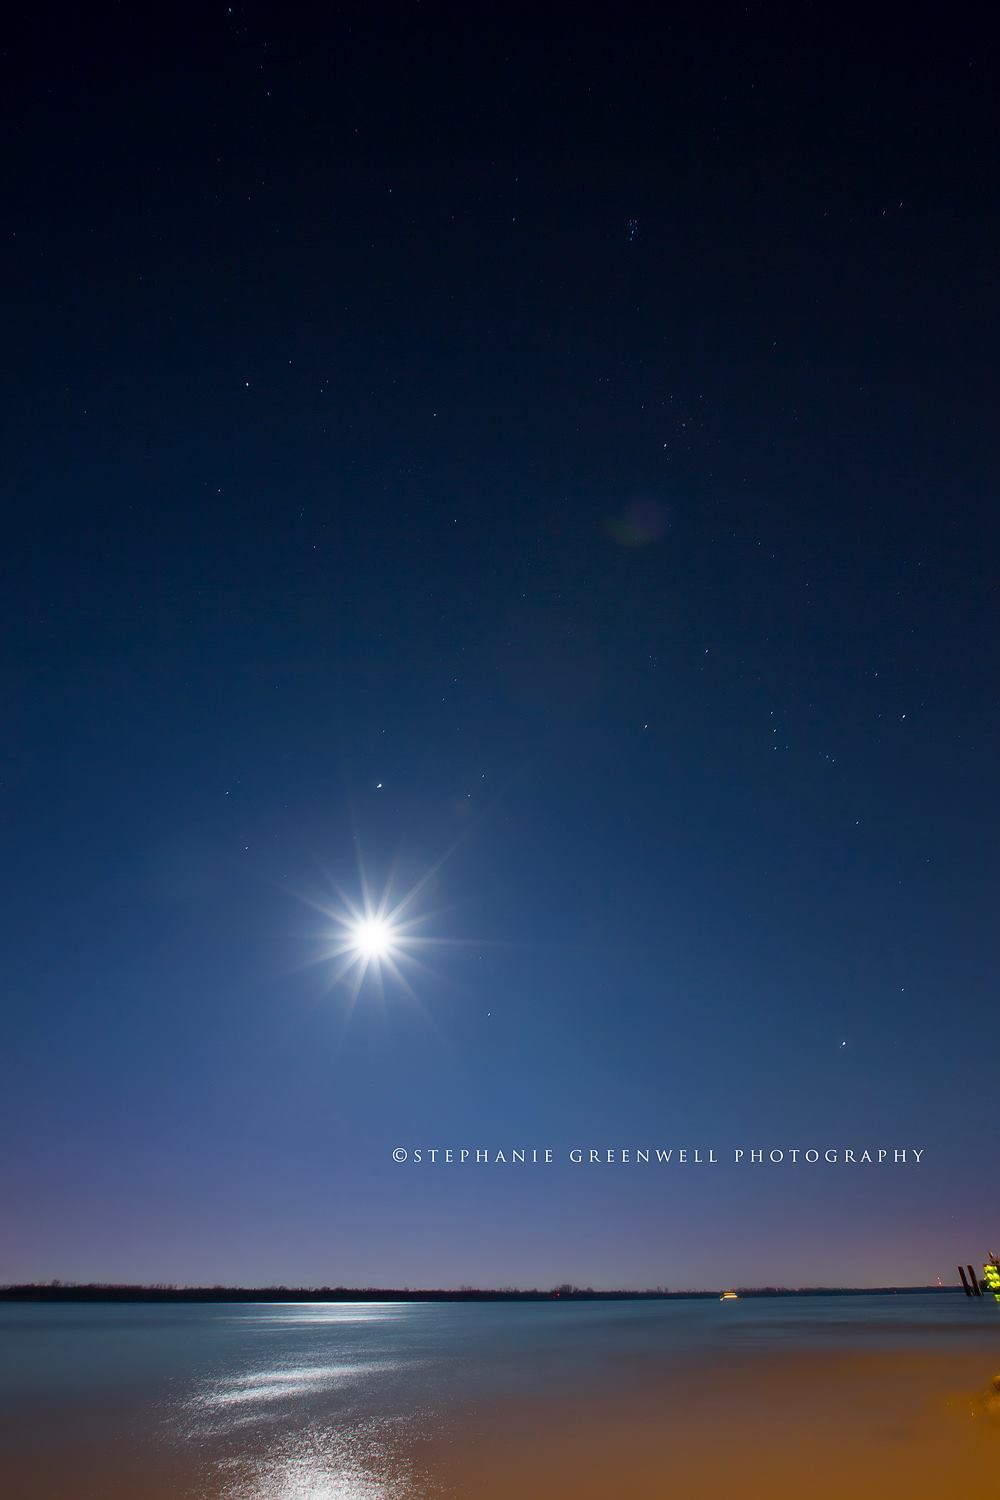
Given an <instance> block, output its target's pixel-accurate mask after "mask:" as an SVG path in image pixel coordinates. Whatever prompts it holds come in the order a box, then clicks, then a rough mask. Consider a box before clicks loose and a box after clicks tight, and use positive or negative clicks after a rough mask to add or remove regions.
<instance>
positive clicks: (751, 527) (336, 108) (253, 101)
mask: <svg viewBox="0 0 1000 1500" xmlns="http://www.w3.org/2000/svg"><path fill="white" fill-rule="evenodd" d="M54 22H55V13H51V14H46V12H45V11H44V9H43V11H42V12H40V13H39V14H38V16H37V17H36V18H35V20H34V21H32V22H29V23H27V25H28V29H27V30H25V31H24V32H22V33H21V34H17V35H11V36H10V37H9V38H8V39H7V43H6V47H5V63H6V73H7V82H6V84H5V92H6V93H7V94H8V97H9V103H10V109H11V124H10V126H9V129H8V152H7V161H6V164H5V169H4V170H5V176H6V179H7V181H6V187H5V190H4V198H5V204H6V212H5V220H6V224H7V228H6V230H5V233H4V253H5V260H6V272H5V277H4V282H5V286H6V288H7V292H8V319H7V338H6V340H5V354H4V359H3V366H2V368H3V377H4V392H3V408H2V409H3V417H4V426H5V435H4V442H3V446H4V454H5V460H6V462H5V466H4V467H5V470H6V474H7V485H6V488H7V491H8V497H9V499H8V505H7V507H6V521H5V533H6V536H5V543H6V544H5V547H4V552H5V556H6V561H7V564H8V572H7V581H6V585H5V589H4V594H3V609H4V614H5V627H4V633H3V641H4V645H3V653H4V656H3V660H4V678H3V681H4V705H5V709H6V715H5V717H6V720H7V733H6V735H5V750H4V764H3V772H2V794H3V797H2V817H3V845H4V850H5V859H4V877H5V881H4V883H5V888H6V889H5V896H4V903H3V910H4V918H3V928H4V932H5V937H4V944H3V946H4V953H5V958H4V965H3V972H4V991H5V1000H4V1002H3V1003H4V1033H5V1049H4V1050H5V1053H6V1055H7V1058H8V1061H7V1064H6V1079H5V1086H4V1090H3V1099H2V1103H0V1110H2V1113H3V1115H4V1117H5V1123H4V1134H5V1139H6V1140H7V1141H8V1142H13V1143H14V1149H13V1150H8V1151H6V1152H4V1159H3V1162H2V1165H0V1174H2V1179H3V1184H4V1185H3V1201H4V1203H5V1207H6V1211H5V1213H4V1215H3V1221H4V1223H3V1229H2V1231H0V1278H3V1279H10V1280H13V1279H19V1278H23V1279H32V1278H36V1277H37V1278H48V1277H53V1276H60V1277H63V1278H76V1277H80V1278H83V1279H89V1278H92V1277H93V1278H97V1279H116V1278H122V1279H148V1280H167V1281H228V1282H239V1281H245V1282H252V1281H282V1282H288V1283H293V1282H346V1283H352V1284H367V1283H383V1284H384V1283H394V1284H400V1285H402V1284H410V1285H418V1284H423V1285H427V1284H438V1285H449V1284H451V1285H458V1284H460V1283H465V1282H473V1283H480V1284H486V1283H490V1284H519V1285H535V1284H540V1285H546V1284H551V1283H552V1282H556V1281H563V1280H572V1281H578V1282H580V1283H584V1284H595V1285H598V1284H600V1285H623V1286H629V1285H638V1286H644V1285H655V1284H658V1283H663V1284H668V1285H671V1286H682V1285H692V1284H708V1285H712V1284H715V1283H716V1282H720V1283H721V1282H755V1281H760V1282H788V1283H793V1284H797V1283H800V1282H840V1283H844V1282H888V1281H894V1280H895V1281H899V1282H905V1281H912V1282H925V1281H930V1280H932V1279H933V1278H934V1277H935V1276H937V1275H944V1276H947V1275H949V1274H950V1268H951V1267H952V1266H953V1264H954V1262H955V1261H956V1260H957V1259H959V1258H961V1259H963V1260H967V1259H969V1258H970V1257H973V1258H974V1257H975V1256H977V1255H982V1254H983V1253H984V1252H985V1251H986V1249H987V1248H988V1244H989V1242H990V1240H991V1237H992V1239H993V1240H995V1239H996V1238H997V1234H996V1225H995V1218H992V1217H991V1214H993V1213H994V1205H993V1204H992V1202H991V1199H990V1196H989V1194H988V1192H987V1183H986V1180H985V1178H984V1153H985V1152H986V1151H987V1149H988V1142H989V1141H990V1140H991V1139H992V1132H993V1129H994V1121H993V1119H992V1104H991V1094H992V1089H993V1084H994V1081H995V1059H994V1056H993V1051H992V1048H991V1044H990V1039H989V1038H990V1033H989V1026H988V1019H987V1018H988V1014H989V1007H990V1005H991V1003H992V985H991V982H990V981H991V978H992V975H993V973H994V970H995V959H996V939H995V933H994V930H993V929H994V912H995V907H996V898H997V880H996V866H995V850H996V837H997V831H998V830H997V817H996V811H995V795H994V787H995V766H996V752H997V728H998V716H997V705H996V694H995V667H994V661H995V650H994V647H995V642H996V626H997V600H996V585H995V567H994V557H995V545H996V540H997V521H996V494H997V473H996V442H995V436H994V431H995V414H996V408H997V394H998V393H997V381H996V375H995V351H996V347H997V339H998V333H1000V329H998V304H997V296H996V281H995V245H996V235H997V229H998V224H997V214H996V206H995V182H996V171H997V161H996V152H995V147H994V136H995V122H994V119H993V111H992V108H991V77H990V75H989V72H988V69H987V67H986V65H985V63H984V62H983V59H984V58H985V57H987V56H988V54H989V48H988V45H987V43H988V40H989V39H988V38H984V37H983V36H982V35H981V34H980V32H979V30H978V29H977V27H976V25H975V24H974V23H973V22H972V21H966V20H964V19H963V16H962V13H961V12H958V13H954V14H952V13H949V17H948V24H947V27H946V28H944V23H943V22H942V21H941V18H938V22H937V24H936V25H935V27H934V29H933V30H931V29H930V28H927V29H922V27H921V22H920V20H919V18H918V20H917V21H916V22H912V21H911V22H908V24H907V27H906V29H905V33H901V32H899V31H897V30H895V29H894V28H890V26H889V24H888V21H883V22H882V23H878V22H876V23H875V27H874V29H873V28H872V21H871V17H870V16H869V17H868V18H867V20H866V23H865V27H864V28H863V34H858V32H857V30H856V29H855V28H854V27H853V26H850V25H848V22H847V21H846V20H845V18H844V17H843V16H842V15H841V14H840V13H838V14H837V15H834V14H833V13H829V14H824V13H823V12H822V11H821V10H816V9H814V8H811V7H801V8H798V9H797V10H796V12H795V16H794V19H790V18H789V16H788V15H787V14H786V15H784V16H782V15H779V14H778V12H776V11H772V10H769V9H768V8H758V7H750V8H746V7H740V8H738V9H732V10H729V9H725V8H720V9H719V10H718V11H717V12H713V14H712V15H711V16H705V17H703V18H701V19H699V17H698V16H697V15H694V14H690V13H687V12H685V13H683V14H682V13H680V12H678V13H677V14H675V15H673V16H671V15H670V13H669V12H668V13H667V14H665V15H663V14H661V15H658V16H656V17H655V19H652V18H651V16H650V13H649V12H648V10H647V9H642V10H637V11H636V12H634V13H629V12H628V11H627V10H626V11H622V10H621V9H620V8H618V7H616V8H615V10H614V12H613V13H612V12H610V11H608V12H605V13H603V14H601V15H599V16H595V17H593V18H592V19H590V20H588V19H587V18H586V17H583V16H581V15H580V13H579V12H578V11H577V10H572V11H571V10H568V9H567V10H562V9H561V8H559V7H555V8H552V9H551V10H550V11H548V12H547V13H546V14H545V15H542V16H539V15H538V13H537V11H535V10H528V9H525V10H518V9H516V8H515V9H513V10H509V11H505V12H504V14H503V16H502V17H498V16H497V15H495V14H492V13H490V14H486V13H483V12H481V11H480V10H478V9H477V8H475V7H473V8H472V9H471V10H470V9H468V8H460V7H455V8H451V7H442V6H435V5H426V6H420V7H412V8H409V7H407V8H403V7H399V8H395V7H374V8H373V7H352V6H341V7H335V8H326V7H323V8H316V9H315V10H314V11H310V10H304V11H303V12H302V13H301V14H290V13H286V11H284V10H282V9H279V8H277V7H268V6H262V5H252V6H247V5H243V4H234V5H233V6H232V7H227V6H225V5H219V6H210V7H207V8H206V7H198V8H195V9H192V10H186V9H185V8H184V7H177V8H174V9H173V10H172V11H170V12H169V13H163V14H157V15H156V16H155V17H153V18H150V17H149V16H148V15H140V14H136V13H131V12H128V11H120V10H119V9H118V8H113V7H107V8H105V9H103V10H101V9H99V10H98V12H97V14H96V15H93V14H91V13H89V12H88V14H87V15H86V16H83V15H81V16H80V17H79V18H74V17H67V16H66V15H65V14H64V13H62V12H60V13H59V15H58V25H56V24H55V23H54ZM879 24H881V25H883V26H884V28H885V30H884V33H883V32H881V31H880V30H879ZM359 849H361V850H362V852H363V856H364V861H365V866H366V869H367V871H368V873H369V875H370V877H371V879H372V880H373V882H374V884H375V885H376V886H379V885H380V884H381V882H382V881H384V880H385V879H386V878H387V877H388V872H389V870H390V867H391V866H392V865H393V863H394V862H396V863H397V865H398V876H397V886H396V889H397V890H398V891H400V892H402V891H403V890H405V889H407V888H408V887H409V886H412V885H413V884H415V883H417V882H419V881H421V880H423V878H424V876H425V875H426V874H427V872H428V871H429V870H431V869H432V867H433V868H434V869H435V873H434V875H433V877H432V878H431V879H430V880H428V881H427V883H426V885H425V886H424V887H423V888H422V891H421V894H420V896H419V898H418V899H417V901H416V902H415V905H414V912H415V914H417V915H419V916H421V917H422V918H423V925H422V928H421V931H422V932H423V934H424V935H425V936H426V937H427V938H428V939H434V940H439V941H435V942H434V943H431V944H430V945H429V946H428V947H427V948H426V949H425V950H422V960H423V963H424V965H425V968H424V969H423V970H422V971H420V972H412V973H410V976H409V977H410V983H411V985H412V989H413V992H414V993H412V994H410V993H408V992H407V990H406V989H404V988H402V987H400V986H399V985H397V984H395V983H394V982H392V981H391V980H390V981H388V982H387V983H386V984H385V985H384V987H383V988H382V990H381V991H380V990H379V988H378V987H377V986H376V985H375V984H373V983H371V982H367V983H366V984H365V985H364V986H363V987H362V990H361V991H360V994H359V995H358V997H357V1003H356V1004H354V1006H353V1008H352V1007H351V1004H350V996H349V993H348V991H347V990H346V989H345V987H344V986H342V985H341V986H335V985H333V984H332V983H331V981H332V979H333V978H334V976H335V973H336V966H335V965H333V964H330V963H319V964H316V963H314V962H312V961H313V960H315V958H316V956H317V952H318V950H319V947H320V946H321V943H322V939H323V935H324V927H325V924H324V922H323V920H322V919H321V918H320V916H319V915H318V913H317V912H316V910H315V908H314V907H312V906H310V905H309V904H308V901H307V900H306V899H304V898H308V897H317V896H318V897H319V898H320V899H327V900H329V901H331V902H332V901H333V900H334V895H333V892H334V887H335V886H339V887H340V888H342V889H343V890H345V891H346V892H347V894H348V895H349V896H351V897H354V898H356V897H357V895H358V855H359ZM445 856H446V857H445ZM844 1043H846V1045H843V1044H844ZM397 1145H404V1146H407V1147H410V1148H413V1147H420V1146H434V1145H439V1146H446V1145H454V1146H462V1145H468V1146H473V1147H475V1146H487V1147H490V1148H493V1149H496V1148H498V1147H512V1146H523V1145H527V1146H529V1147H530V1146H540V1147H542V1146H546V1145H550V1146H552V1147H554V1148H556V1150H557V1151H558V1152H559V1153H562V1152H564V1151H565V1150H567V1149H568V1148H569V1147H572V1146H576V1145H581V1146H584V1147H588V1146H591V1145H594V1146H602V1147H603V1146H618V1147H635V1146H645V1145H653V1146H655V1145H667V1146H671V1145H672V1146H675V1147H679V1146H683V1145H689V1146H691V1147H693V1146H696V1145H701V1146H703V1147H708V1146H715V1147H716V1149H717V1150H718V1151H719V1152H720V1154H727V1153H728V1152H729V1151H730V1149H731V1148H732V1147H736V1146H743V1147H746V1148H747V1149H749V1148H752V1147H766V1148H770V1147H779V1148H780V1147H799V1148H802V1149H806V1148H808V1147H811V1146H818V1147H820V1148H823V1147H827V1146H834V1147H854V1148H856V1149H862V1148H863V1147H864V1146H869V1147H877V1146H888V1147H896V1146H907V1147H911V1148H912V1147H914V1146H916V1147H918V1148H923V1149H924V1152H925V1155H924V1159H923V1162H922V1163H921V1164H920V1166H919V1167H912V1166H910V1165H907V1166H906V1167H905V1168H903V1167H899V1168H892V1169H889V1168H882V1169H865V1168H860V1167H858V1168H852V1169H847V1168H840V1167H838V1168H834V1167H821V1166H814V1167H810V1168H805V1167H804V1166H799V1167H797V1168H794V1169H793V1168H790V1167H788V1166H783V1167H781V1168H780V1169H779V1168H771V1167H755V1168H753V1169H750V1168H747V1167H744V1168H741V1169H739V1170H734V1169H732V1168H730V1167H729V1166H727V1165H722V1164H720V1165H719V1166H718V1167H715V1168H692V1167H689V1168H687V1169H674V1168H671V1169H669V1170H667V1171H664V1170H662V1169H661V1170H657V1169H655V1168H646V1169H635V1168H629V1167H623V1166H616V1167H605V1168H601V1169H596V1168H584V1169H575V1170H573V1169H571V1168H570V1167H569V1166H568V1165H566V1164H564V1163H562V1162H560V1163H557V1164H555V1165H553V1166H551V1167H548V1168H544V1169H534V1170H531V1169H519V1170H518V1171H517V1172H515V1171H513V1170H512V1169H510V1168H507V1169H506V1170H505V1169H502V1168H490V1169H483V1168H479V1169H476V1170H475V1171H473V1170H471V1169H469V1168H465V1169H462V1170H459V1169H458V1168H457V1167H451V1168H447V1169H446V1168H443V1167H440V1166H439V1167H437V1168H430V1167H427V1166H424V1167H421V1168H419V1169H418V1168H413V1167H412V1166H410V1165H409V1164H407V1165H406V1166H402V1167H400V1166H395V1165H394V1164H393V1163H392V1162H391V1159H390V1156H391V1151H392V1149H393V1148H394V1147H395V1146H397Z"/></svg>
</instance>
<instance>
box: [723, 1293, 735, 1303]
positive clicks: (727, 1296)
mask: <svg viewBox="0 0 1000 1500" xmlns="http://www.w3.org/2000/svg"><path fill="white" fill-rule="evenodd" d="M719 1301H720V1302H738V1301H739V1298H738V1296H737V1295H736V1293H735V1292H723V1294H722V1296H721V1297H720V1298H719Z"/></svg>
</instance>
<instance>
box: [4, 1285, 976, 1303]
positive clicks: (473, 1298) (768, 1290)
mask: <svg viewBox="0 0 1000 1500" xmlns="http://www.w3.org/2000/svg"><path fill="white" fill-rule="evenodd" d="M734 1290H735V1291H737V1292H738V1293H739V1296H740V1297H741V1298H742V1297H879V1296H887V1295H899V1296H906V1295H908V1294H913V1293H917V1292H935V1293H948V1292H952V1293H956V1292H960V1291H961V1287H959V1286H854V1287H850V1286H848V1287H827V1286H803V1287H736V1288H734ZM718 1296H719V1291H718V1290H715V1291H677V1292H670V1291H663V1290H656V1291H595V1290H594V1289H593V1288H591V1287H587V1288H579V1287H556V1288H553V1289H552V1290H550V1291H538V1290H533V1291H513V1290H507V1289H502V1290H500V1289H498V1290H491V1289H489V1288H484V1289H472V1288H468V1287H463V1288H461V1289H460V1290H457V1291H453V1290H448V1289H447V1288H431V1289H414V1288H412V1287H342V1286H338V1287H288V1286H273V1287H234V1286H208V1287H206V1286H196V1287H177V1286H128V1285H121V1286H118V1285H102V1284H100V1283H90V1284H87V1285H70V1284H65V1285H64V1284H62V1283H58V1284H51V1283H47V1284H44V1285H30V1284H28V1285H22V1286H7V1287H0V1302H668V1301H675V1300H694V1299H698V1298H717V1297H718Z"/></svg>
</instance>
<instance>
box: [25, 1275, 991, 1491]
mask: <svg viewBox="0 0 1000 1500" xmlns="http://www.w3.org/2000/svg"><path fill="white" fill-rule="evenodd" d="M998 1331H1000V1308H994V1307H993V1306H992V1304H990V1305H985V1304H984V1303H983V1302H982V1301H979V1302H975V1301H970V1300H967V1299H966V1298H964V1297H960V1296H951V1295H942V1296H933V1295H913V1296H896V1297H889V1296H886V1297H836V1298H817V1297H813V1298H807V1297H803V1298H782V1299H768V1300H764V1299H760V1300H750V1299H744V1300H742V1301H740V1302H738V1303H733V1304H720V1303H718V1302H717V1301H686V1302H685V1301H668V1302H632V1303H614V1302H590V1303H565V1302H563V1303H556V1302H551V1303H550V1302H544V1303H504V1304H481V1303H463V1304H451V1305H449V1304H435V1303H348V1304H344V1303H337V1304H316V1303H299V1304H239V1305H223V1304H214V1305H188V1306H184V1305H163V1306H156V1305H114V1304H109V1305H51V1306H46V1305H6V1306H4V1307H2V1308H0V1398H2V1399H3V1404H4V1409H5V1411H7V1412H8V1414H11V1413H13V1417H11V1416H8V1420H7V1422H6V1423H5V1424H4V1426H3V1428H2V1432H0V1436H2V1439H3V1443H4V1457H3V1459H2V1462H0V1480H2V1478H3V1475H4V1473H5V1472H6V1473H7V1474H8V1476H16V1478H17V1489H16V1491H15V1492H16V1493H17V1494H18V1496H19V1497H20V1496H21V1495H24V1496H25V1497H27V1496H29V1495H36V1494H37V1495H38V1496H41V1495H43V1494H52V1495H53V1496H55V1495H59V1497H60V1500H72V1497H73V1496H74V1495H75V1496H79V1497H84V1496H89V1495H90V1494H94V1495H95V1496H96V1495H98V1494H100V1495H101V1496H102V1497H103V1496H114V1495H117V1494H119V1493H121V1494H123V1495H124V1494H132V1493H138V1492H137V1491H136V1490H135V1484H136V1479H135V1477H134V1476H135V1474H136V1473H145V1474H146V1476H147V1478H146V1479H144V1480H143V1481H142V1491H141V1493H142V1494H143V1495H149V1496H151V1497H152V1496H158V1495H160V1494H163V1495H167V1494H170V1495H178V1496H181V1495H186V1496H192V1497H195V1496H212V1497H216V1496H219V1497H227V1500H379V1497H382V1500H396V1497H400V1500H401V1497H404V1496H410V1495H415V1494H418V1493H419V1494H426V1493H432V1492H434V1483H435V1482H434V1480H433V1478H432V1476H431V1472H430V1471H431V1468H432V1467H433V1465H428V1463H426V1462H425V1457H426V1455H427V1454H429V1453H431V1452H436V1451H438V1450H437V1449H435V1448H434V1444H435V1443H437V1444H438V1446H439V1447H440V1444H441V1443H442V1441H445V1442H446V1441H447V1434H448V1433H449V1430H450V1425H451V1424H454V1423H456V1422H460V1421H461V1420H465V1419H466V1418H467V1416H468V1413H470V1412H478V1413H485V1414H486V1416H487V1417H488V1416H489V1414H490V1413H491V1412H494V1411H496V1410H498V1409H499V1408H500V1407H501V1406H502V1404H503V1403H504V1402H510V1401H520V1402H522V1403H524V1402H531V1403H534V1404H535V1405H537V1404H538V1403H544V1402H545V1401H550V1400H553V1399H554V1398H559V1399H564V1400H578V1401H580V1402H581V1403H585V1402H586V1401H588V1400H591V1399H592V1398H593V1397H594V1396H595V1394H597V1395H601V1396H604V1395H606V1394H607V1393H608V1392H609V1391H610V1390H615V1389H619V1388H622V1387H623V1385H624V1384H625V1383H627V1382H628V1381H629V1380H636V1379H639V1378H641V1375H642V1371H643V1370H645V1369H648V1370H651V1371H652V1370H655V1371H656V1372H657V1373H658V1378H663V1377H664V1375H667V1376H669V1375H670V1374H671V1372H673V1374H674V1375H677V1374H678V1373H681V1374H683V1373H685V1372H687V1371H693V1370H695V1369H701V1370H706V1371H711V1370H713V1369H718V1368H722V1367H724V1366H725V1365H726V1364H727V1363H729V1362H731V1361H737V1362H738V1361H744V1362H746V1361H748V1360H749V1361H753V1360H756V1359H765V1358H767V1357H768V1356H769V1355H776V1354H777V1355H789V1354H801V1355H803V1356H805V1355H811V1354H816V1355H821V1356H822V1355H824V1354H827V1355H834V1354H838V1353H844V1352H851V1353H855V1352H857V1351H858V1350H863V1351H869V1352H870V1353H872V1354H880V1355H884V1356H891V1355H893V1354H900V1355H905V1354H912V1353H914V1352H918V1353H919V1352H930V1353H939V1352H941V1351H954V1352H969V1353H973V1354H975V1356H976V1358H977V1359H981V1362H982V1365H983V1370H984V1374H985V1373H987V1372H989V1370H990V1365H991V1361H992V1360H995V1357H996V1354H997V1349H998V1343H997V1334H998ZM116 1465H117V1466H118V1467H117V1468H116ZM129 1465H131V1467H129ZM4 1466H6V1467H4ZM122 1466H124V1468H122ZM119 1468H121V1469H122V1472H119ZM67 1474H72V1476H73V1477H72V1479H71V1480H68V1479H67ZM129 1475H131V1477H128V1476H129ZM46 1485H48V1486H49V1488H48V1489H46V1488H45V1486H46ZM116 1486H117V1488H116ZM129 1486H132V1488H130V1487H129ZM158 1486H159V1487H158Z"/></svg>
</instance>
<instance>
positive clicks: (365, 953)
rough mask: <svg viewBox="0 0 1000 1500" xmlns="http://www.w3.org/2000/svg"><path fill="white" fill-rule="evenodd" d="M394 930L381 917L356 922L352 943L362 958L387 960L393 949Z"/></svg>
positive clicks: (366, 918) (352, 933)
mask: <svg viewBox="0 0 1000 1500" xmlns="http://www.w3.org/2000/svg"><path fill="white" fill-rule="evenodd" d="M392 938H393V930H392V927H391V926H390V925H389V923H388V922H386V921H384V920H383V918H381V917H365V918H364V919H363V920H361V921H360V922H355V924H354V927H353V929H352V932H351V942H352V945H353V947H354V950H355V952H356V953H358V954H360V956H361V957H362V958H366V959H372V958H385V957H386V955H387V954H388V952H389V949H390V948H391V947H392Z"/></svg>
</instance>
